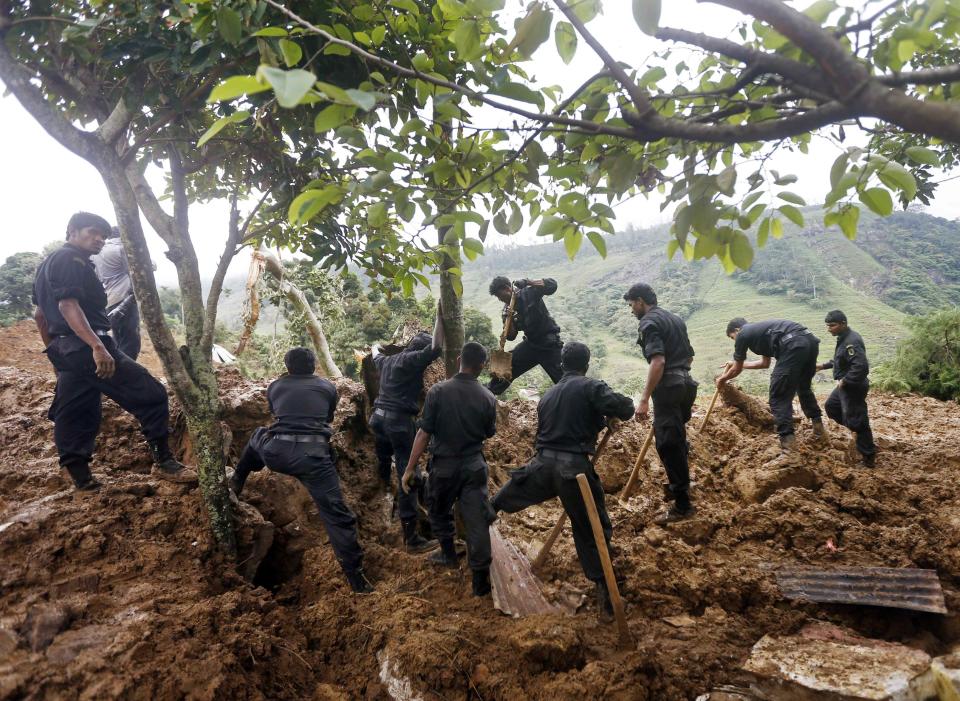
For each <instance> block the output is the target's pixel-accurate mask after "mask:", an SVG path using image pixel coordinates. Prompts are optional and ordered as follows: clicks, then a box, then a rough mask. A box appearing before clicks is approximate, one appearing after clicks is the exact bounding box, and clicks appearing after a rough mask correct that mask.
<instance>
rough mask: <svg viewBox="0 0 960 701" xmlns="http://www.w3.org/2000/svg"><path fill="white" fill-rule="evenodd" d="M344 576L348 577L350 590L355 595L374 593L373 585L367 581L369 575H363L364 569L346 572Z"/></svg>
mask: <svg viewBox="0 0 960 701" xmlns="http://www.w3.org/2000/svg"><path fill="white" fill-rule="evenodd" d="M344 574H345V575H346V576H347V581H348V582H349V583H350V588H351V589H352V590H353V593H354V594H369V593H370V592H372V591H373V585H372V584H371V583H370V580H369V579H367V575H365V574H364V573H363V568H360V569H358V570H354V571H353V572H344Z"/></svg>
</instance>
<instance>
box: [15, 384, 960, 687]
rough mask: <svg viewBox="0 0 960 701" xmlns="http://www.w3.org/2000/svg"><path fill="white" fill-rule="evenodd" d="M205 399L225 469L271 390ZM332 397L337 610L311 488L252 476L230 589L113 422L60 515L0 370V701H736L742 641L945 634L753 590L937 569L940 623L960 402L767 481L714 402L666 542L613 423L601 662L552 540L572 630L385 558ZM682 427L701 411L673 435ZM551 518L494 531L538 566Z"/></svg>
mask: <svg viewBox="0 0 960 701" xmlns="http://www.w3.org/2000/svg"><path fill="white" fill-rule="evenodd" d="M221 386H222V399H223V404H224V416H223V421H224V422H225V424H226V426H227V428H228V429H229V431H230V434H231V438H232V440H231V441H230V446H229V448H228V452H229V459H230V460H234V459H235V458H236V456H237V454H238V452H239V450H240V449H241V448H242V446H243V442H244V441H245V440H246V438H247V437H248V436H249V433H250V432H251V431H252V429H253V428H254V427H256V426H259V425H262V424H263V423H265V422H266V421H267V418H268V417H267V408H266V401H265V396H264V393H265V387H264V386H263V385H261V384H255V383H251V382H248V381H245V380H243V379H242V378H240V377H239V375H237V374H236V373H235V372H233V371H222V372H221ZM338 387H339V390H340V393H341V397H342V399H341V403H340V407H339V410H338V412H337V417H336V421H335V424H336V425H335V428H336V434H335V440H334V442H335V444H336V446H337V449H338V452H339V454H340V458H339V463H338V469H339V472H340V475H341V479H342V481H343V484H344V490H345V494H346V498H347V501H348V503H349V504H350V505H351V507H352V508H354V510H355V511H356V512H357V514H358V518H359V523H360V533H361V540H362V542H363V545H364V547H365V549H366V566H367V569H368V571H369V574H370V575H371V578H372V579H373V580H374V581H375V582H376V583H377V592H376V593H374V594H372V595H369V596H363V597H358V596H353V595H351V594H350V593H349V591H348V589H347V587H346V585H345V583H344V581H343V579H342V577H341V576H340V573H339V567H338V566H337V563H336V561H335V559H334V557H333V554H332V552H331V550H330V548H329V546H328V545H327V543H326V536H325V533H324V531H323V527H322V524H321V523H320V520H319V517H318V514H317V512H316V509H315V507H314V506H313V503H312V502H311V500H310V499H309V497H308V495H307V493H306V491H305V490H303V489H302V488H301V487H300V486H299V485H298V484H297V483H296V482H295V481H294V480H292V479H290V478H287V477H284V476H281V475H277V474H274V473H271V472H269V471H263V472H261V473H257V474H255V475H253V476H252V477H251V478H250V480H249V481H248V486H247V488H246V490H245V491H244V507H243V516H242V519H243V520H242V524H241V525H242V528H241V536H242V540H243V545H244V549H243V556H242V559H244V560H245V562H244V563H242V564H241V570H244V571H245V572H246V574H247V575H248V578H249V579H250V580H252V581H246V580H244V579H243V578H242V577H240V576H239V575H238V574H236V570H235V568H233V567H232V566H228V565H227V564H226V563H224V562H222V561H221V560H219V559H218V557H217V555H216V553H215V551H214V550H213V548H212V544H211V543H210V541H209V538H208V535H207V530H206V525H205V516H204V513H203V508H202V505H201V503H200V500H199V494H198V492H196V491H186V492H185V491H184V490H183V489H182V488H181V487H178V486H172V485H168V484H164V483H159V482H156V481H154V480H152V478H150V476H149V475H147V474H143V469H144V465H145V463H146V454H145V449H144V448H143V447H142V441H141V440H140V439H139V437H138V435H137V431H136V428H135V426H134V424H133V423H132V421H131V420H130V418H129V417H127V416H125V415H122V414H119V413H117V414H109V413H108V414H106V415H105V421H104V434H103V436H102V438H101V442H100V447H101V450H100V453H99V455H100V456H101V457H100V458H99V459H98V462H97V463H96V464H95V465H94V470H95V472H97V473H99V474H100V475H101V477H102V478H103V479H104V481H105V482H106V483H107V484H108V487H107V488H106V489H105V490H104V492H103V494H102V495H101V496H100V497H98V498H93V499H87V500H76V499H75V498H74V497H73V496H72V494H71V492H70V491H69V489H68V484H67V482H66V481H65V480H64V479H63V478H62V477H61V476H60V475H59V474H58V473H57V470H56V458H55V455H54V451H53V447H52V444H51V442H50V437H51V426H50V424H49V422H48V421H47V420H46V418H45V412H46V408H47V405H48V403H49V398H50V396H51V392H52V381H51V378H50V377H48V375H47V374H43V375H36V374H31V373H30V372H26V371H24V370H22V369H21V370H14V369H11V368H6V369H0V406H2V407H3V409H2V412H3V413H2V416H3V418H2V419H0V448H2V449H3V451H4V455H5V458H6V461H5V466H6V467H5V469H4V470H3V471H2V472H0V611H2V613H0V700H2V701H6V699H14V698H30V699H64V698H67V699H73V698H90V699H92V698H125V699H127V698H129V699H140V698H190V699H214V698H217V699H220V698H231V699H233V698H236V699H267V698H269V699H311V698H312V699H361V698H366V699H387V698H416V697H419V698H423V699H435V698H482V699H486V700H490V699H504V700H506V699H510V700H513V699H523V698H531V699H551V700H553V699H577V700H578V701H581V700H582V699H584V698H608V699H688V698H693V697H695V696H696V695H697V694H699V693H703V692H705V691H708V690H709V689H711V688H713V687H715V686H718V685H720V684H742V683H744V681H745V679H746V676H745V675H746V673H744V672H741V671H739V669H740V665H741V664H742V663H743V661H744V660H745V659H746V657H747V654H748V653H749V650H750V648H751V646H752V645H753V644H754V643H755V642H756V641H757V640H758V639H760V638H761V637H762V636H763V635H765V634H790V633H794V632H796V631H798V630H799V629H800V628H802V627H803V626H804V625H805V624H806V623H809V622H810V621H811V620H822V621H828V622H831V623H836V624H839V625H842V626H845V627H847V628H850V629H852V630H854V631H856V632H858V633H859V634H861V635H866V636H871V637H879V638H883V639H886V640H890V641H897V642H901V643H905V644H907V645H910V646H913V647H916V648H918V649H924V650H925V651H926V652H928V653H937V654H940V653H942V652H946V651H948V650H950V649H951V647H952V646H953V645H954V644H956V643H958V642H960V620H958V619H957V617H956V616H955V615H950V616H945V617H943V616H932V615H930V614H915V613H907V612H901V611H894V610H880V609H867V608H861V609H853V608H850V607H843V606H837V605H813V604H802V603H795V602H788V601H785V600H784V599H782V597H781V596H780V595H779V592H778V590H777V587H776V585H775V582H774V578H773V570H774V569H775V567H776V566H777V565H778V564H782V563H790V564H814V565H823V566H826V565H829V564H831V563H835V564H843V565H889V566H913V567H929V568H935V569H937V571H938V572H939V575H940V578H941V581H942V583H943V585H944V590H945V594H946V600H947V605H948V607H949V608H950V609H951V610H954V609H956V607H957V606H958V604H960V596H958V586H960V506H957V504H958V499H957V497H958V494H957V492H958V489H960V488H958V486H957V480H956V475H957V470H958V469H960V408H958V407H957V405H956V404H945V403H940V402H936V401H933V400H927V399H917V398H907V399H896V398H892V397H885V396H877V397H874V398H872V399H871V412H872V416H873V419H874V426H875V432H876V434H877V438H878V441H879V443H880V446H881V449H882V452H881V454H880V455H879V458H878V464H877V467H876V468H875V469H873V470H866V469H864V468H862V467H861V466H860V465H859V463H858V462H857V460H856V454H855V451H853V449H852V443H851V439H850V437H849V435H848V434H847V433H846V431H845V430H843V429H840V428H838V427H836V426H834V425H831V426H830V427H829V429H830V431H831V433H830V437H829V442H828V445H826V446H815V445H814V444H813V443H812V436H811V435H810V431H809V425H808V424H807V425H801V426H800V428H799V429H798V438H799V440H798V444H799V445H800V449H799V454H798V456H797V457H796V458H795V459H792V460H789V461H785V460H783V459H781V458H779V457H778V451H777V448H776V445H777V441H776V437H775V436H774V435H773V433H772V432H769V431H765V430H761V428H760V427H758V426H757V425H756V424H755V423H752V420H751V418H749V417H748V416H747V415H746V414H745V413H744V412H743V411H742V410H741V409H739V408H735V407H730V406H718V407H717V409H716V410H715V412H714V415H713V416H712V417H711V421H710V425H709V427H708V428H707V430H706V431H705V432H704V434H703V435H702V436H695V435H691V457H692V460H691V462H692V465H693V468H694V483H695V484H694V492H693V494H694V499H695V501H696V503H697V505H698V507H699V513H698V515H697V517H696V518H695V519H693V520H691V521H688V522H685V523H682V524H677V525H674V526H673V527H671V528H668V529H663V528H659V527H656V526H652V525H651V522H652V517H653V515H654V513H655V512H656V511H657V509H658V508H659V507H660V506H661V505H662V488H661V484H662V482H663V481H664V476H663V470H662V468H661V467H660V465H659V462H658V460H657V458H656V456H655V453H654V451H651V452H650V454H649V457H648V459H647V465H646V466H645V468H644V470H643V473H642V478H641V483H640V485H639V489H638V492H637V494H636V496H634V497H633V498H632V499H631V500H630V502H629V503H628V504H626V505H621V504H620V503H619V502H618V501H617V500H616V498H615V494H616V493H618V492H619V490H620V489H621V488H622V485H623V483H624V482H625V480H626V475H627V473H628V471H629V470H630V468H631V467H632V465H633V461H634V459H635V456H636V455H637V453H638V452H639V450H640V446H641V443H642V441H643V438H644V437H645V433H646V430H647V427H646V426H640V425H636V424H634V423H632V422H631V423H628V424H625V425H624V426H623V427H622V428H621V430H620V431H619V432H618V433H617V434H615V435H614V437H613V438H612V439H611V441H610V443H609V446H608V451H607V453H606V454H605V456H604V457H603V459H602V460H601V464H600V466H599V471H600V473H601V475H602V476H603V478H604V482H605V488H606V490H607V492H608V505H609V508H610V512H611V517H612V520H613V523H614V545H615V559H614V564H615V567H616V569H617V570H618V574H619V575H620V577H621V578H622V580H623V583H622V593H623V596H624V598H625V600H626V602H627V607H628V608H627V613H628V617H629V619H630V627H631V630H632V632H633V635H634V638H635V640H636V646H635V648H634V649H631V650H628V651H616V650H615V642H616V633H615V631H614V629H613V627H612V626H609V625H600V624H598V623H597V621H596V616H595V613H596V612H595V611H594V609H593V604H592V602H591V600H590V598H591V597H590V595H591V593H592V591H591V585H590V583H589V582H587V581H586V580H584V579H583V577H582V575H581V573H580V568H579V565H578V564H577V561H576V556H575V553H574V549H573V543H572V539H571V538H570V535H569V531H567V532H566V533H564V535H563V536H561V538H560V540H559V541H558V543H557V545H556V547H555V548H554V550H553V553H552V555H551V559H550V561H549V563H548V565H547V567H546V568H545V572H544V575H543V576H544V580H545V589H546V591H547V593H548V595H550V596H554V597H565V598H567V599H568V600H571V601H584V602H586V603H584V604H583V605H582V608H581V610H580V612H579V613H578V615H577V616H574V617H567V618H564V617H560V616H541V617H531V618H526V619H517V620H514V619H509V618H506V617H503V616H501V615H500V614H498V613H497V612H496V611H494V610H493V608H492V605H491V603H490V601H489V599H484V600H477V599H475V598H474V597H471V596H470V595H469V579H468V577H467V576H465V575H464V574H463V573H460V572H450V571H446V570H444V571H439V572H438V571H436V570H432V569H429V568H428V566H427V565H426V564H425V563H424V562H423V558H422V557H416V556H412V555H408V554H406V553H404V552H402V551H401V550H399V549H398V547H397V546H398V544H399V542H400V537H399V532H398V531H399V524H398V523H397V522H396V520H395V519H391V517H390V496H389V495H388V494H386V493H384V491H383V489H382V487H381V486H380V485H379V484H378V479H377V477H376V474H375V473H376V470H375V460H374V454H373V446H372V441H371V440H370V437H369V436H368V435H367V434H366V432H365V422H364V415H365V407H366V404H365V402H366V398H365V392H364V390H363V388H362V387H361V386H360V385H358V384H356V383H352V382H350V381H342V382H340V383H338ZM501 414H502V416H501V421H500V431H499V433H498V435H497V436H496V438H494V439H493V440H492V441H490V442H489V443H488V445H487V449H486V451H485V452H486V455H487V458H488V460H489V462H490V464H491V467H492V475H491V482H492V484H491V489H496V488H497V486H499V484H501V483H502V482H504V481H505V480H506V479H507V478H508V476H509V471H510V469H513V468H516V467H518V466H520V465H522V464H523V463H524V462H525V461H526V460H527V459H528V458H529V457H530V455H531V452H532V443H533V436H534V432H535V430H536V416H535V405H534V404H532V403H529V402H524V401H522V400H518V401H515V402H512V403H510V404H508V405H504V406H503V407H502V409H501ZM700 420H702V410H700V411H699V412H698V415H697V416H695V417H694V420H693V422H692V425H694V426H698V425H699V422H700ZM691 434H692V432H691ZM181 447H182V449H183V450H184V451H187V452H189V444H188V443H187V442H186V441H183V442H181ZM559 513H560V511H559V505H558V504H555V503H554V504H545V505H543V506H541V507H537V508H534V509H530V510H528V511H526V512H524V513H521V514H516V515H512V516H504V517H503V518H502V519H501V524H500V527H501V531H502V532H503V533H504V534H505V535H506V536H507V537H509V538H510V539H511V540H512V541H513V542H514V543H516V544H517V545H518V546H519V547H521V548H523V549H524V550H526V551H527V552H528V553H529V554H531V555H532V554H535V553H536V552H537V550H538V548H539V544H540V542H542V540H543V538H545V536H546V534H547V532H548V531H549V529H550V528H551V527H552V526H553V524H554V523H555V522H556V519H557V517H558V516H559Z"/></svg>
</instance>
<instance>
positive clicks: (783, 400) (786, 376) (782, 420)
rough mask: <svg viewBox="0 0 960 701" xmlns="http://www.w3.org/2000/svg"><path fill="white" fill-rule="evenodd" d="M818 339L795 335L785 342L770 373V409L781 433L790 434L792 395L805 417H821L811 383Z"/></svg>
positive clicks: (814, 369)
mask: <svg viewBox="0 0 960 701" xmlns="http://www.w3.org/2000/svg"><path fill="white" fill-rule="evenodd" d="M819 351H820V341H818V340H816V338H815V337H813V336H808V335H804V336H798V337H797V338H792V339H790V340H789V341H788V342H787V346H786V348H783V349H782V350H781V352H780V357H779V358H777V364H776V365H775V366H774V368H773V372H772V373H771V374H770V411H771V412H773V418H774V421H776V424H777V433H779V434H780V435H781V436H789V435H792V434H793V398H794V397H799V398H800V408H801V409H802V410H803V414H804V416H806V417H807V418H808V419H819V418H820V417H821V416H823V412H821V411H820V405H819V404H817V398H816V396H815V395H814V394H813V389H812V388H811V383H812V381H813V376H814V375H815V374H816V373H817V354H818V353H819Z"/></svg>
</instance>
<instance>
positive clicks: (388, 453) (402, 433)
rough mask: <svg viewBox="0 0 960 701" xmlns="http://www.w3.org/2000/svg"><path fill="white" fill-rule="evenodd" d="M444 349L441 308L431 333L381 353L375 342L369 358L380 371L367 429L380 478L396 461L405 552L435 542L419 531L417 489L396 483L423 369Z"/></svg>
mask: <svg viewBox="0 0 960 701" xmlns="http://www.w3.org/2000/svg"><path fill="white" fill-rule="evenodd" d="M442 352H443V323H442V319H441V316H440V308H439V306H438V308H437V319H436V321H435V322H434V325H433V336H431V335H430V334H428V333H418V334H417V335H416V336H414V337H413V340H411V341H410V343H409V344H407V347H406V348H404V349H403V350H402V351H400V352H399V353H397V354H396V355H385V354H384V353H381V352H380V347H379V346H374V347H373V362H374V364H375V365H376V367H377V370H378V371H379V372H380V392H379V393H378V395H377V399H376V401H374V403H373V414H372V415H371V416H370V429H371V430H372V431H373V437H374V441H375V446H376V451H377V461H378V463H379V471H380V478H381V479H382V480H383V481H384V482H386V483H387V485H389V484H390V475H391V473H392V472H393V470H391V468H390V463H391V462H393V463H394V468H395V469H396V473H397V483H398V484H397V492H396V502H395V503H396V506H397V510H398V511H399V512H400V524H401V526H402V527H403V542H404V545H405V546H406V548H407V551H408V552H414V553H422V552H427V551H428V550H433V549H434V548H436V547H437V541H435V540H427V539H426V538H424V537H423V536H421V535H420V534H419V533H418V532H417V493H416V491H412V492H410V493H407V492H405V491H404V490H403V489H402V487H401V485H400V484H399V482H400V479H401V478H402V477H403V472H404V469H405V468H406V466H407V462H408V461H409V460H410V451H411V450H412V449H413V439H414V437H415V436H416V434H417V427H416V425H415V424H414V417H415V416H416V415H417V413H418V412H419V411H420V393H421V392H422V391H423V373H424V372H425V371H426V369H427V368H428V367H429V366H430V363H432V362H433V361H434V360H436V359H437V358H439V357H440V354H441V353H442Z"/></svg>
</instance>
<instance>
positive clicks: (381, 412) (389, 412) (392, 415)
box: [373, 409, 413, 419]
mask: <svg viewBox="0 0 960 701" xmlns="http://www.w3.org/2000/svg"><path fill="white" fill-rule="evenodd" d="M373 413H374V414H376V415H377V416H382V417H383V418H385V419H412V418H413V414H408V413H406V412H404V411H394V410H393V409H374V410H373Z"/></svg>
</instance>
